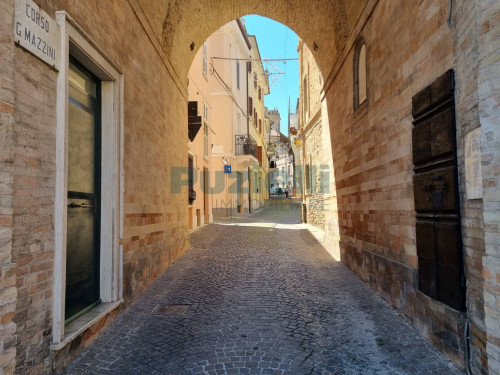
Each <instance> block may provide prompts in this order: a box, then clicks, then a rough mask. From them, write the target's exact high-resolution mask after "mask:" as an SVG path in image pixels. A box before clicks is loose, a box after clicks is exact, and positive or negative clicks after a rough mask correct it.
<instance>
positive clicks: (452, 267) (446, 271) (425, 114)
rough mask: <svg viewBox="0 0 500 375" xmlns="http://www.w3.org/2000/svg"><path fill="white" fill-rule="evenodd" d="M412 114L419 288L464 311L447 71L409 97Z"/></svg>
mask: <svg viewBox="0 0 500 375" xmlns="http://www.w3.org/2000/svg"><path fill="white" fill-rule="evenodd" d="M412 114H413V118H414V122H413V125H414V127H413V142H412V143H413V163H414V164H415V176H414V178H413V187H414V199H415V210H416V211H417V224H416V233H417V255H418V276H419V289H420V291H422V292H423V293H425V294H427V295H428V296H430V297H432V298H434V299H437V300H440V301H442V302H444V303H446V304H447V305H449V306H451V307H453V308H455V309H457V310H464V309H465V277H464V272H463V255H462V243H461V232H460V207H459V202H460V201H459V197H458V179H457V162H456V141H455V115H454V114H455V103H454V77H453V71H452V70H450V71H448V72H446V73H445V74H444V75H442V76H441V77H439V78H438V79H437V80H436V81H435V82H434V83H432V84H431V85H430V86H428V87H426V88H425V89H423V90H422V91H420V92H419V93H418V94H417V95H415V96H414V97H413V103H412Z"/></svg>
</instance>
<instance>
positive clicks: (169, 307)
mask: <svg viewBox="0 0 500 375" xmlns="http://www.w3.org/2000/svg"><path fill="white" fill-rule="evenodd" d="M271 202H272V205H271V206H269V207H266V209H264V210H261V211H260V212H259V213H256V214H252V215H247V216H244V217H243V218H235V219H233V220H226V221H218V222H217V223H215V224H212V225H209V226H206V227H204V228H202V229H200V230H198V231H197V232H195V233H193V234H192V235H191V244H192V248H191V249H190V250H189V251H188V252H187V253H186V254H185V255H183V256H182V257H181V258H180V259H179V260H178V261H177V262H176V263H175V264H174V265H173V266H172V267H171V268H170V269H169V270H168V271H167V272H166V273H165V274H164V275H163V276H162V277H160V278H159V279H158V280H157V281H156V282H155V283H154V284H153V285H152V287H151V288H150V289H149V290H148V291H147V292H146V293H144V294H143V295H142V296H141V297H140V298H139V299H138V300H136V301H135V302H134V303H133V304H132V305H131V306H129V307H128V309H127V310H126V311H125V313H123V314H122V315H121V316H120V317H119V318H118V320H117V321H116V322H115V323H114V324H113V325H112V326H111V328H110V329H109V330H108V331H107V332H106V333H105V334H103V335H102V336H101V337H100V338H99V339H98V340H97V341H96V342H95V343H94V344H92V345H91V346H90V347H89V348H88V349H87V350H86V351H85V352H84V353H83V355H81V356H80V357H79V358H78V359H77V360H76V361H75V362H74V363H73V364H72V365H71V366H70V367H69V368H68V369H67V374H170V375H183V374H210V375H212V374H275V375H285V374H287V375H313V374H321V375H327V374H412V375H415V374H440V375H444V374H460V373H461V372H460V371H458V370H457V368H456V367H455V366H454V365H453V364H452V363H451V362H450V361H449V360H448V359H447V358H446V357H445V356H444V355H442V354H441V353H440V352H439V351H438V350H437V349H435V348H434V347H433V346H432V345H431V344H430V343H429V342H428V341H427V340H426V339H425V338H423V337H421V336H420V335H418V334H417V333H416V331H415V330H414V329H413V328H412V327H411V326H410V325H409V324H407V323H406V322H405V321H404V320H403V319H402V318H401V317H399V316H398V315H397V314H396V313H395V312H394V311H393V310H392V309H391V308H390V307H389V306H388V305H387V304H386V303H385V302H384V301H383V300H382V299H381V298H380V297H378V296H377V295H376V294H375V293H374V292H373V291H372V290H371V289H370V288H369V287H368V286H367V285H365V284H364V283H363V282H362V281H360V280H359V279H358V278H357V277H356V276H355V275H354V274H353V273H352V272H351V271H350V270H349V269H347V268H346V267H345V266H344V265H343V264H341V263H339V262H336V261H335V260H333V259H332V258H331V256H330V255H329V254H328V253H327V252H326V251H325V250H324V249H323V247H322V246H321V245H320V244H319V243H318V242H317V241H316V239H315V238H314V237H313V236H312V235H311V233H310V232H309V231H308V230H307V226H306V225H304V224H300V210H299V208H298V205H297V207H295V206H293V207H290V200H272V201H271Z"/></svg>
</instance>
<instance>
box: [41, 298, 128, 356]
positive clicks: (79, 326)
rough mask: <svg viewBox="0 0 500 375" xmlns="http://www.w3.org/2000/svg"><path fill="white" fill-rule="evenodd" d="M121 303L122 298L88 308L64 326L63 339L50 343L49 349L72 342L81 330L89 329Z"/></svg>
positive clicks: (60, 347) (59, 348)
mask: <svg viewBox="0 0 500 375" xmlns="http://www.w3.org/2000/svg"><path fill="white" fill-rule="evenodd" d="M122 303H123V300H119V301H116V302H105V303H101V304H100V305H98V306H96V307H94V308H93V309H91V310H89V311H88V312H86V313H85V314H83V315H82V316H80V317H78V318H77V319H75V320H73V321H72V322H70V323H68V324H67V325H66V326H65V328H64V331H65V335H64V336H65V337H64V340H63V341H61V342H60V343H57V344H52V345H51V349H52V350H54V351H57V350H61V349H62V348H64V347H65V346H66V345H68V343H70V342H72V341H73V340H74V339H75V338H77V337H78V336H80V335H81V334H82V333H83V332H85V331H86V330H87V329H89V328H90V327H91V326H92V325H94V324H95V323H96V322H98V321H99V320H100V319H102V318H103V317H105V316H106V315H108V314H110V313H111V312H112V311H113V310H115V309H116V308H117V307H118V306H120V305H121V304H122Z"/></svg>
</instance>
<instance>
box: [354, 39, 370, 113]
mask: <svg viewBox="0 0 500 375" xmlns="http://www.w3.org/2000/svg"><path fill="white" fill-rule="evenodd" d="M366 81H367V80H366V45H365V43H364V42H363V41H362V40H361V41H359V42H358V44H357V48H356V54H355V55H354V110H356V109H358V107H359V106H360V105H361V104H363V103H364V102H365V101H366V100H367V99H368V90H367V83H366Z"/></svg>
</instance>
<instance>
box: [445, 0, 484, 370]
mask: <svg viewBox="0 0 500 375" xmlns="http://www.w3.org/2000/svg"><path fill="white" fill-rule="evenodd" d="M477 22H478V21H477V9H476V5H475V2H473V1H464V2H457V3H456V9H455V14H454V17H453V18H452V24H453V26H452V30H453V43H454V48H455V49H456V51H457V52H456V54H455V73H456V74H455V81H456V96H455V97H456V112H457V149H458V152H457V164H458V173H459V179H458V180H459V184H460V201H461V210H462V212H461V216H462V238H463V246H464V255H465V271H466V277H467V310H468V317H469V320H470V324H471V329H470V332H471V343H472V345H471V356H470V357H471V368H472V370H473V371H474V373H477V374H482V373H486V369H487V368H488V363H487V361H488V360H487V356H486V328H485V323H484V318H485V312H484V298H483V282H484V277H483V257H484V254H485V244H484V224H483V201H482V200H467V199H466V191H465V170H464V164H465V160H464V157H465V155H464V138H465V135H466V134H467V133H469V132H470V131H471V130H474V129H475V128H477V127H478V126H480V123H479V114H478V92H477V80H475V79H473V80H470V79H468V78H469V77H477V74H478V48H479V46H478V39H477V36H476V34H475V32H474V31H475V30H476V29H477Z"/></svg>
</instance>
